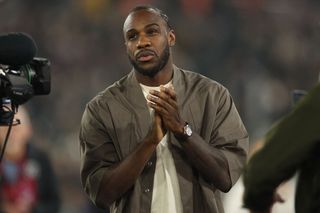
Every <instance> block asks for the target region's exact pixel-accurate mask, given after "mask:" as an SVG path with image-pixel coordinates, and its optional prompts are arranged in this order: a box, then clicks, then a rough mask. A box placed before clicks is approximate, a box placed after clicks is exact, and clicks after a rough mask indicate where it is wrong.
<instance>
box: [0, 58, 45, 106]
mask: <svg viewBox="0 0 320 213" xmlns="http://www.w3.org/2000/svg"><path fill="white" fill-rule="evenodd" d="M49 93H50V62H49V61H48V59H45V58H34V59H33V60H32V61H31V62H30V63H28V64H26V65H23V66H21V67H20V68H19V69H16V68H12V67H7V68H2V69H0V98H2V99H3V98H5V99H10V100H11V103H12V104H14V105H21V104H24V103H25V102H27V101H28V100H29V99H30V98H31V97H33V95H47V94H49Z"/></svg>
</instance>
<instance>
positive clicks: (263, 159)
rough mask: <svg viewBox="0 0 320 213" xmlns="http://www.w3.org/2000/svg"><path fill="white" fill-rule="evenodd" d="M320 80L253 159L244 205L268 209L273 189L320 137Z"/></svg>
mask: <svg viewBox="0 0 320 213" xmlns="http://www.w3.org/2000/svg"><path fill="white" fill-rule="evenodd" d="M319 109H320V84H319V85H318V86H317V87H315V88H314V89H313V90H312V91H311V92H310V93H309V94H308V95H307V96H306V97H305V98H303V99H302V100H301V101H300V102H299V103H298V104H297V106H296V107H295V108H294V110H293V111H292V112H291V113H290V114H288V115H287V116H286V117H284V118H283V119H282V120H281V121H280V122H278V123H277V124H276V125H275V126H274V127H273V128H272V129H271V130H270V131H269V132H268V134H267V135H266V143H265V146H264V147H263V148H262V149H261V150H260V151H258V152H257V153H256V154H255V155H254V156H253V157H252V158H251V160H250V161H249V163H248V165H247V167H246V169H245V173H244V185H245V194H244V206H245V207H246V208H249V209H252V210H256V211H259V210H266V209H268V208H269V207H270V206H271V205H272V200H273V193H274V190H275V189H276V187H277V186H278V185H279V184H280V183H281V182H282V181H284V180H287V179H289V178H290V177H291V176H292V175H293V174H294V172H295V171H296V170H297V169H299V165H301V163H302V162H303V161H304V160H305V159H306V158H307V157H308V155H309V154H310V153H311V152H312V151H313V149H314V148H315V147H316V145H317V144H318V142H319V138H320V125H319V121H320V110H319Z"/></svg>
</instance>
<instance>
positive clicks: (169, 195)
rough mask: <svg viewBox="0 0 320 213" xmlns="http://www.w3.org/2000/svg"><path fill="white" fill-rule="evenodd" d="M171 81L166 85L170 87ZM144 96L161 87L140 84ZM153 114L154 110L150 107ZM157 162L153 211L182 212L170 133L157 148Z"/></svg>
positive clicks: (155, 212)
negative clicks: (169, 146) (169, 144)
mask: <svg viewBox="0 0 320 213" xmlns="http://www.w3.org/2000/svg"><path fill="white" fill-rule="evenodd" d="M170 84H171V81H170V82H169V83H167V84H166V85H164V86H165V87H168V86H169V85H170ZM140 86H141V89H142V92H143V94H144V97H145V98H147V95H148V94H149V91H150V90H157V91H160V87H149V86H146V85H143V84H140ZM149 111H150V114H151V116H152V117H153V116H154V110H153V109H152V108H150V107H149ZM156 153H157V163H156V170H155V174H154V181H153V192H152V203H151V213H168V212H174V213H182V212H183V208H182V202H181V196H180V187H179V182H178V178H177V171H176V167H175V164H174V161H173V158H172V154H171V152H170V150H169V148H168V134H165V136H164V137H163V138H162V140H161V142H160V143H159V144H158V146H157V148H156Z"/></svg>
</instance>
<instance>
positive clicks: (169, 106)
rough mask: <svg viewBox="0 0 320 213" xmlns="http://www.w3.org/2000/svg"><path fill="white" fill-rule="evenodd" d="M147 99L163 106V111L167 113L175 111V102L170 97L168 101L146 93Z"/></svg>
mask: <svg viewBox="0 0 320 213" xmlns="http://www.w3.org/2000/svg"><path fill="white" fill-rule="evenodd" d="M147 99H148V101H149V102H151V103H153V104H155V105H158V106H159V107H162V108H164V109H165V111H166V112H168V113H170V112H171V113H175V112H176V111H177V108H176V103H175V102H174V101H173V100H172V99H169V100H168V101H166V100H164V99H162V98H159V97H156V96H152V95H148V96H147Z"/></svg>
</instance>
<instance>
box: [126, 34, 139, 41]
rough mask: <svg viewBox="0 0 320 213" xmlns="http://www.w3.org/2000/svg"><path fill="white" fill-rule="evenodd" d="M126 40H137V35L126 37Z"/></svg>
mask: <svg viewBox="0 0 320 213" xmlns="http://www.w3.org/2000/svg"><path fill="white" fill-rule="evenodd" d="M127 38H128V40H130V41H132V40H134V39H136V38H137V34H132V35H128V37H127Z"/></svg>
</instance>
